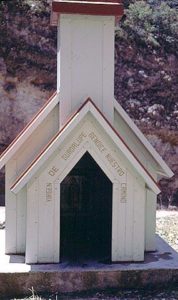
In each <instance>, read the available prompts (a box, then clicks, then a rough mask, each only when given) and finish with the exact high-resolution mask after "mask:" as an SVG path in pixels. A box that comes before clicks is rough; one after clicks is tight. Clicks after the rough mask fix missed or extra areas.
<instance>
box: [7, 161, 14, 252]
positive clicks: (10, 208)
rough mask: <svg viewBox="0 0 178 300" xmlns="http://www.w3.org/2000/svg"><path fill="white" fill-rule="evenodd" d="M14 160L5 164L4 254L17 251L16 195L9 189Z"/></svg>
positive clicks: (12, 178) (12, 175)
mask: <svg viewBox="0 0 178 300" xmlns="http://www.w3.org/2000/svg"><path fill="white" fill-rule="evenodd" d="M15 170H16V160H11V161H9V162H8V163H7V164H6V166H5V183H6V186H5V204H6V238H5V252H6V254H11V253H17V217H16V216H17V201H16V195H15V194H14V193H12V192H11V191H10V186H11V184H12V181H13V180H14V178H15V176H16V172H15Z"/></svg>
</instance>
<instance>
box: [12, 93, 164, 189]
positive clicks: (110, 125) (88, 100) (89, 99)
mask: <svg viewBox="0 0 178 300" xmlns="http://www.w3.org/2000/svg"><path fill="white" fill-rule="evenodd" d="M88 102H91V103H92V105H93V106H94V107H95V109H96V110H97V111H98V112H99V114H100V115H101V116H102V117H103V119H104V120H105V121H106V123H107V124H108V125H109V127H110V128H111V129H112V130H113V131H114V133H115V134H116V135H117V137H118V138H119V139H120V140H121V141H122V143H123V144H124V145H125V146H126V147H127V149H128V150H129V151H130V152H131V154H132V155H133V157H134V158H135V159H136V160H137V162H138V163H139V164H140V165H141V167H142V168H143V169H144V171H145V172H146V173H147V175H148V176H149V177H150V178H151V180H152V181H153V182H154V183H155V184H156V186H157V187H158V188H159V189H160V187H159V185H158V183H157V182H156V181H155V179H154V178H153V177H152V175H151V174H150V173H149V172H148V171H147V170H146V168H145V167H144V165H143V164H142V163H141V162H140V160H139V159H138V158H137V156H136V155H135V154H134V152H133V151H132V150H131V149H130V148H129V146H128V145H127V144H126V142H125V141H124V140H123V138H122V137H121V136H120V135H119V133H118V132H117V130H116V129H115V128H114V127H113V126H112V124H111V123H110V122H109V121H108V120H107V118H106V117H105V116H104V115H103V113H102V112H101V111H100V110H99V108H98V107H97V106H96V104H95V103H94V102H93V101H92V100H91V98H88V99H87V100H86V101H85V102H84V103H83V104H82V105H81V106H80V108H79V109H78V110H77V111H76V112H75V113H74V114H73V115H72V116H71V117H70V118H69V119H68V121H67V122H66V123H65V125H64V126H63V127H62V128H61V129H60V131H59V132H58V133H56V134H55V135H54V137H53V138H52V139H51V140H50V141H49V143H48V144H47V145H46V146H45V148H44V149H43V150H42V151H41V152H40V153H39V155H38V156H37V157H36V158H35V159H34V160H33V161H32V163H31V164H30V165H29V167H28V168H27V169H26V170H25V171H24V172H23V173H22V174H21V175H20V177H18V178H17V180H16V181H15V183H14V184H13V185H12V186H11V188H10V189H13V188H14V187H15V186H16V184H17V183H18V182H19V181H20V180H21V178H22V177H24V175H25V174H26V173H27V172H28V171H29V170H30V169H31V167H32V166H33V165H34V164H35V162H36V161H37V160H38V159H39V158H40V157H41V156H42V154H43V153H44V152H45V151H46V150H47V148H48V147H49V146H50V145H51V144H52V143H53V141H54V140H55V139H56V138H57V137H58V136H59V135H60V134H61V133H62V131H63V130H64V129H65V128H66V126H67V125H68V124H69V123H70V122H71V121H72V119H73V118H74V117H75V116H76V115H77V114H78V113H79V112H80V111H81V110H82V108H83V107H84V106H85V105H86V104H87V103H88Z"/></svg>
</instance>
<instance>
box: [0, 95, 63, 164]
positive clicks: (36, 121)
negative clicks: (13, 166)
mask: <svg viewBox="0 0 178 300" xmlns="http://www.w3.org/2000/svg"><path fill="white" fill-rule="evenodd" d="M58 102H59V97H58V95H57V93H56V92H55V93H54V94H53V95H52V96H51V97H50V98H49V99H48V101H47V102H46V103H45V104H44V105H43V106H42V108H41V109H40V110H39V112H38V113H37V114H36V115H35V116H34V118H33V119H32V120H31V121H30V122H29V123H28V124H27V125H26V127H25V128H24V129H23V130H22V131H21V132H20V133H19V135H18V136H17V137H16V138H15V139H14V140H13V141H12V143H11V144H10V145H9V146H8V147H7V148H6V150H5V151H4V152H3V153H2V154H1V156H0V169H1V168H2V167H3V166H4V165H5V164H6V163H7V162H8V160H9V159H10V158H11V157H12V156H13V155H14V154H15V153H16V152H17V150H18V149H19V148H20V147H21V146H22V144H23V143H24V142H25V141H26V140H27V139H28V137H29V136H30V135H31V134H32V133H33V132H34V130H35V129H36V128H37V127H38V126H39V125H40V124H41V122H42V121H43V120H44V119H45V118H46V117H47V115H48V114H49V113H50V112H51V111H52V109H53V108H54V107H55V106H56V104H57V103H58Z"/></svg>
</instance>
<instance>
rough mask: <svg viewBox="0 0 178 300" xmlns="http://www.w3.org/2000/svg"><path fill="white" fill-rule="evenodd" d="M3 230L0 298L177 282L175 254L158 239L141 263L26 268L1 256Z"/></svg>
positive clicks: (11, 257) (21, 259) (16, 259)
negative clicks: (33, 290) (152, 249)
mask: <svg viewBox="0 0 178 300" xmlns="http://www.w3.org/2000/svg"><path fill="white" fill-rule="evenodd" d="M4 240H5V231H4V230H0V296H6V297H7V296H13V297H17V296H21V295H27V294H29V293H30V291H29V289H31V288H32V287H33V288H34V289H35V291H36V292H37V293H39V294H40V293H55V292H59V293H60V292H61V293H66V292H77V291H88V290H93V289H98V290H104V289H107V288H117V289H120V288H127V289H131V288H143V287H147V288H148V287H158V286H159V285H161V286H162V285H164V286H165V285H166V284H173V283H175V284H176V283H178V253H177V252H176V251H174V250H173V249H172V248H171V247H170V246H169V245H168V244H167V243H165V242H164V241H163V240H162V239H161V238H160V237H157V245H158V248H157V251H156V252H154V253H146V254H145V261H144V262H143V263H117V264H102V263H97V262H87V263H85V264H84V263H83V264H82V262H78V263H75V264H69V263H62V264H39V265H26V264H25V263H24V261H25V258H24V256H20V255H5V254H4Z"/></svg>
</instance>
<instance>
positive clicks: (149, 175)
mask: <svg viewBox="0 0 178 300" xmlns="http://www.w3.org/2000/svg"><path fill="white" fill-rule="evenodd" d="M88 100H90V102H91V103H92V104H93V106H94V107H95V108H96V110H97V111H98V112H99V113H100V115H101V116H102V117H103V119H104V120H105V121H106V123H107V124H108V125H109V126H110V127H111V129H112V130H113V131H114V132H115V134H116V135H117V136H118V138H119V139H120V140H121V141H122V143H123V144H124V145H125V146H126V148H127V149H128V150H129V151H130V152H131V154H132V155H133V157H134V158H135V159H136V160H137V162H138V163H139V164H140V165H141V167H142V168H143V169H144V171H145V172H146V173H147V175H149V177H150V178H151V179H152V181H153V182H154V183H155V184H156V185H157V187H158V188H159V189H160V187H159V185H158V183H157V182H156V181H155V179H154V178H153V177H152V175H151V174H150V173H149V172H148V171H147V169H146V168H145V167H144V165H143V164H142V163H141V161H140V160H139V159H138V157H137V156H136V155H135V153H134V152H133V151H132V150H131V149H130V147H129V146H128V145H127V144H126V142H125V141H124V139H123V138H122V137H121V136H120V134H119V133H118V132H117V130H116V129H115V128H114V127H113V126H112V124H111V123H110V122H109V121H108V120H107V119H106V117H105V116H104V115H103V113H102V112H101V111H100V110H99V108H98V107H97V106H96V104H95V103H94V102H93V101H92V100H91V99H88Z"/></svg>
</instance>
